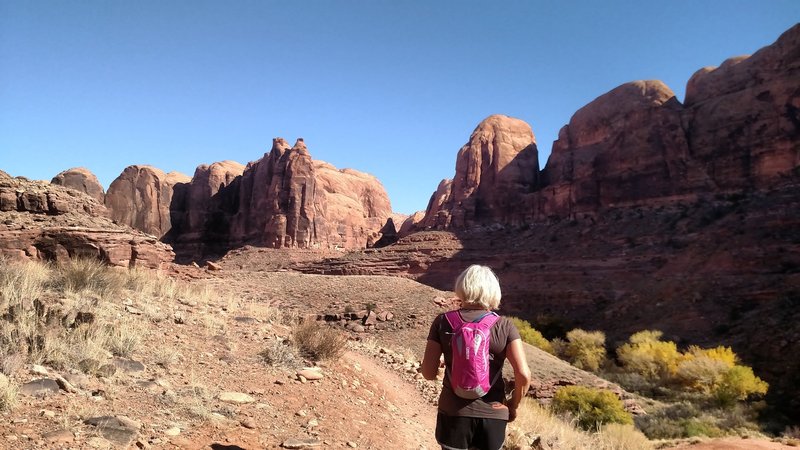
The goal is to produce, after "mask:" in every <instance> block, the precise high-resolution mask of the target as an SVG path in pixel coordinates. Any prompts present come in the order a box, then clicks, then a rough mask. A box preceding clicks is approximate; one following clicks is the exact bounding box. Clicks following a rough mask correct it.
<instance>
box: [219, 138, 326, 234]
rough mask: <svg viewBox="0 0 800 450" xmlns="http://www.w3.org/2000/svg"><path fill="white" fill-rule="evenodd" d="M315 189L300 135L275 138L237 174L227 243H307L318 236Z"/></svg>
mask: <svg viewBox="0 0 800 450" xmlns="http://www.w3.org/2000/svg"><path fill="white" fill-rule="evenodd" d="M315 194H316V191H315V179H314V165H313V162H312V160H311V156H310V155H309V153H308V149H306V146H305V143H304V142H303V140H302V139H298V140H297V143H296V144H295V145H294V147H292V148H289V145H288V144H287V143H286V141H285V140H283V139H281V138H277V139H274V140H273V143H272V150H271V151H270V153H269V154H266V155H264V158H262V159H260V160H258V161H256V162H253V163H249V164H248V165H247V168H246V169H245V171H244V173H243V174H242V179H241V182H240V183H239V208H238V211H237V212H236V214H235V215H234V216H233V218H232V220H231V233H230V240H231V243H232V244H233V245H239V244H245V243H256V244H260V245H266V246H268V247H274V248H280V247H289V248H293V247H297V248H309V247H311V246H312V244H313V243H314V242H316V237H317V236H316V229H315V228H314V227H313V223H314V219H315V210H314V197H315Z"/></svg>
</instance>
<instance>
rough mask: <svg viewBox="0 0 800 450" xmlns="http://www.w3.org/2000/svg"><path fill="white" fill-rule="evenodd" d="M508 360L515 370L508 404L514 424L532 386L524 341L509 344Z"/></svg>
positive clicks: (507, 350) (509, 415) (514, 341)
mask: <svg viewBox="0 0 800 450" xmlns="http://www.w3.org/2000/svg"><path fill="white" fill-rule="evenodd" d="M428 342H430V341H428ZM506 359H508V362H509V363H511V367H512V368H513V369H514V393H513V394H512V395H511V401H510V402H509V404H508V421H509V422H513V421H514V419H516V418H517V407H518V406H519V402H521V401H522V398H523V397H525V393H527V392H528V386H530V384H531V369H529V368H528V361H527V358H526V356H525V348H524V347H523V346H522V339H514V340H513V341H511V342H509V343H508V347H507V348H506Z"/></svg>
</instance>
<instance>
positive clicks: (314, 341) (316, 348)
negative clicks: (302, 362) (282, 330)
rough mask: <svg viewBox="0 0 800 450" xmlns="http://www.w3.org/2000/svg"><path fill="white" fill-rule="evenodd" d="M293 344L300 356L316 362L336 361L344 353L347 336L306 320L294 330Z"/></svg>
mask: <svg viewBox="0 0 800 450" xmlns="http://www.w3.org/2000/svg"><path fill="white" fill-rule="evenodd" d="M292 342H294V345H295V346H296V347H297V349H298V350H299V351H300V354H301V355H303V356H305V357H307V358H310V359H312V360H314V361H319V360H336V359H339V357H340V356H342V354H343V353H344V350H345V347H346V346H347V336H346V335H345V334H343V333H342V332H340V331H338V330H336V329H334V328H332V327H329V326H327V325H323V324H321V323H319V322H317V321H314V320H305V321H303V322H302V323H299V324H297V325H295V327H294V329H293V330H292Z"/></svg>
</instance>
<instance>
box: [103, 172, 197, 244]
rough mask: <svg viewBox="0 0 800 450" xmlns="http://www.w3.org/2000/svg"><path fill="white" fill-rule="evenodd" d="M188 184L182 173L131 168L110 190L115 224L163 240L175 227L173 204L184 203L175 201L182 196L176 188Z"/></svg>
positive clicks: (109, 203) (108, 203)
mask: <svg viewBox="0 0 800 450" xmlns="http://www.w3.org/2000/svg"><path fill="white" fill-rule="evenodd" d="M189 181H190V178H189V177H188V176H186V175H183V174H181V173H177V172H170V173H168V174H165V173H164V172H163V171H162V170H160V169H157V168H155V167H150V166H129V167H127V168H125V170H123V171H122V174H120V176H119V177H117V179H116V180H114V181H113V182H112V183H111V186H109V188H108V192H107V193H106V198H105V204H106V207H107V208H108V209H109V210H110V212H111V218H112V219H113V220H114V221H115V222H117V223H119V224H123V225H127V226H129V227H131V228H135V229H137V230H141V231H144V232H145V233H148V234H152V235H153V236H157V237H159V238H160V237H162V236H164V235H165V234H166V233H167V232H168V231H169V230H170V228H171V227H172V222H171V217H170V211H171V209H172V204H173V200H176V202H177V203H179V204H182V203H183V199H180V198H178V199H174V198H173V197H174V196H175V194H176V193H177V194H179V195H181V194H182V192H183V191H182V190H181V189H180V188H179V189H177V190H176V189H175V187H176V186H178V185H182V184H185V183H188V182H189Z"/></svg>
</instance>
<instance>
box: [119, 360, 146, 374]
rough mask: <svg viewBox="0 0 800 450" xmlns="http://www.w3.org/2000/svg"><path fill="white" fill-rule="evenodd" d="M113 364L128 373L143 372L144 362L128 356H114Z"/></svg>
mask: <svg viewBox="0 0 800 450" xmlns="http://www.w3.org/2000/svg"><path fill="white" fill-rule="evenodd" d="M113 364H114V365H115V366H117V369H119V370H121V371H123V372H128V373H134V372H144V369H145V366H144V364H142V363H140V362H139V361H135V360H133V359H128V358H114V361H113Z"/></svg>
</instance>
